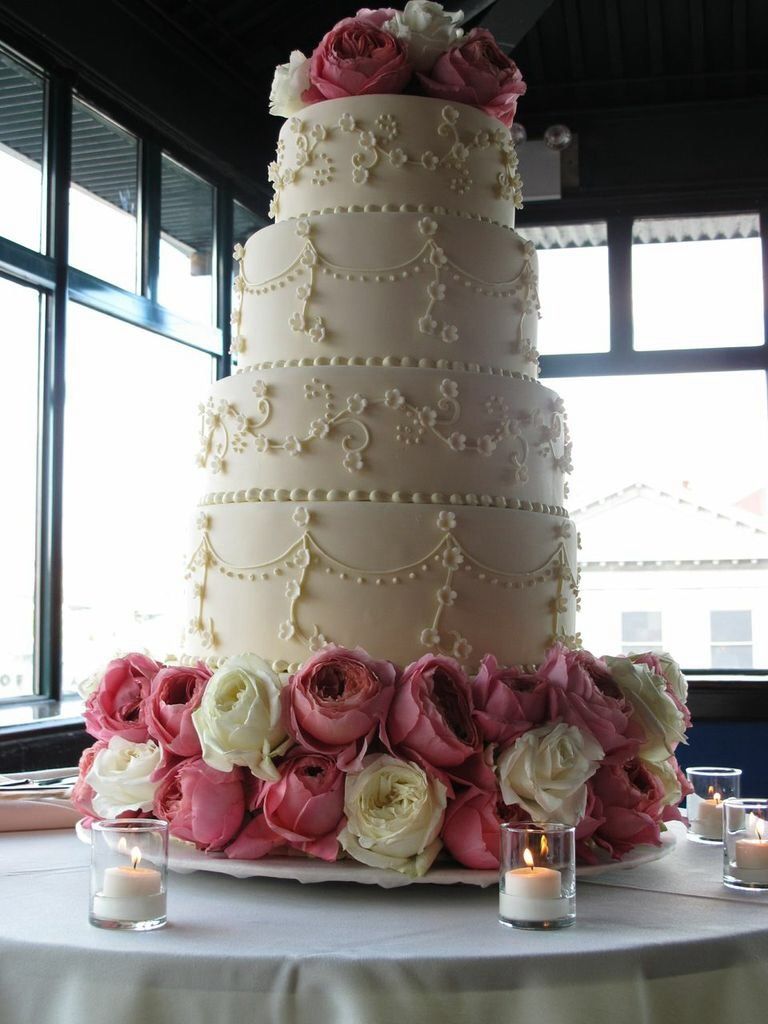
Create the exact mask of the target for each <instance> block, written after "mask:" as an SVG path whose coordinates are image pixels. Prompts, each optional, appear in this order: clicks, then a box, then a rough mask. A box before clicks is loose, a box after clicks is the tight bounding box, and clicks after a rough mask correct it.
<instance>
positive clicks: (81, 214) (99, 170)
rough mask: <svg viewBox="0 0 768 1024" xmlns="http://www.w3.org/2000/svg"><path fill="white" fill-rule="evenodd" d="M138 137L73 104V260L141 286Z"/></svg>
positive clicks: (114, 281)
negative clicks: (138, 283)
mask: <svg viewBox="0 0 768 1024" xmlns="http://www.w3.org/2000/svg"><path fill="white" fill-rule="evenodd" d="M137 195H138V142H137V140H136V139H135V138H134V137H133V136H132V135H129V134H128V132H126V131H123V129H122V128H118V127H117V125H115V124H113V123H112V122H111V121H108V120H107V119H106V118H105V117H102V116H101V114H98V113H97V112H96V111H95V110H92V109H91V108H90V107H87V106H86V105H85V104H84V103H81V102H80V101H79V100H75V101H74V103H73V105H72V183H71V186H70V189H69V262H70V263H71V264H72V266H73V267H77V268H78V269H79V270H85V271H87V272H88V273H89V274H94V275H95V276H96V277H100V278H102V279H103V280H105V281H109V282H110V283H111V284H116V285H118V286H119V287H120V288H125V289H126V290H127V291H135V290H136V282H137V259H136V239H137V228H136V203H137Z"/></svg>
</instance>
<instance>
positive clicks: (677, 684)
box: [656, 651, 688, 704]
mask: <svg viewBox="0 0 768 1024" xmlns="http://www.w3.org/2000/svg"><path fill="white" fill-rule="evenodd" d="M656 657H657V658H658V659H659V661H660V662H661V671H662V674H663V675H664V678H665V679H666V681H667V684H668V685H669V688H670V690H671V691H672V693H673V694H674V695H675V697H677V699H678V700H679V701H680V703H681V704H687V703H688V680H687V679H686V678H685V676H684V675H683V673H682V672H681V671H680V666H679V665H678V664H677V662H676V661H675V659H674V658H673V657H672V656H671V655H670V654H667V653H666V652H665V651H662V652H661V653H660V654H657V655H656Z"/></svg>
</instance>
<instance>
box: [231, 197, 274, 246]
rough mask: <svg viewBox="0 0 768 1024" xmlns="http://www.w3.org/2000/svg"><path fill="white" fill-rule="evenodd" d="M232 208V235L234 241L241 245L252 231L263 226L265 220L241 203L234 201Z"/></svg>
mask: <svg viewBox="0 0 768 1024" xmlns="http://www.w3.org/2000/svg"><path fill="white" fill-rule="evenodd" d="M232 205H233V209H232V229H233V230H232V234H233V235H234V239H233V240H234V241H235V242H239V243H240V244H241V245H245V243H246V241H247V240H248V239H249V238H250V237H251V235H252V234H253V233H254V231H258V230H259V228H262V227H264V225H265V224H266V223H267V221H265V220H264V218H263V217H259V216H258V214H256V213H254V212H253V211H252V210H249V209H248V207H247V206H243V204H242V203H238V202H237V201H235V202H234V203H233V204H232Z"/></svg>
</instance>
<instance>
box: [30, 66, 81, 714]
mask: <svg viewBox="0 0 768 1024" xmlns="http://www.w3.org/2000/svg"><path fill="white" fill-rule="evenodd" d="M71 128H72V89H71V85H70V83H69V81H68V80H66V79H65V78H63V77H56V78H52V79H51V80H50V82H49V84H48V89H47V93H46V127H45V175H46V241H47V244H46V252H47V254H48V256H49V257H51V258H52V259H53V260H54V284H53V289H52V291H51V294H50V295H49V296H48V299H47V303H46V318H45V332H44V340H43V353H42V355H43V358H42V362H41V373H40V435H39V436H40V448H39V456H38V488H37V503H38V522H39V523H40V530H39V532H38V542H37V543H38V548H37V557H36V564H35V689H36V692H38V693H39V694H40V695H42V696H45V697H49V698H51V699H54V700H58V699H60V697H61V634H62V630H61V606H62V594H63V589H62V531H61V519H62V475H63V456H64V379H65V344H66V318H67V289H68V284H69V269H68V238H69V179H70V166H71Z"/></svg>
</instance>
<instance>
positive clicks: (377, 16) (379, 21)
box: [355, 7, 398, 28]
mask: <svg viewBox="0 0 768 1024" xmlns="http://www.w3.org/2000/svg"><path fill="white" fill-rule="evenodd" d="M397 13H398V12H397V11H396V10H395V8H394V7H377V8H373V7H361V8H360V10H359V11H358V12H357V14H356V15H355V19H356V20H357V21H364V22H366V23H367V24H368V25H375V26H376V28H381V26H382V25H384V24H385V23H386V22H388V21H389V20H390V19H391V18H394V17H395V15H396V14H397Z"/></svg>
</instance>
